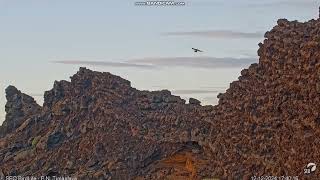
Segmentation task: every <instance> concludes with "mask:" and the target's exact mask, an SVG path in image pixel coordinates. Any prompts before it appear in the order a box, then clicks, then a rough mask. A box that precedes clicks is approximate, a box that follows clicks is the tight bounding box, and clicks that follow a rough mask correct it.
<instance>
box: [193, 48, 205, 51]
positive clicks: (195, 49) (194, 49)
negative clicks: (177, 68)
mask: <svg viewBox="0 0 320 180" xmlns="http://www.w3.org/2000/svg"><path fill="white" fill-rule="evenodd" d="M192 49H193V51H194V52H203V51H201V50H200V49H197V48H192Z"/></svg>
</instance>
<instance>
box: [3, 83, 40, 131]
mask: <svg viewBox="0 0 320 180" xmlns="http://www.w3.org/2000/svg"><path fill="white" fill-rule="evenodd" d="M6 98H7V103H6V107H5V110H6V113H7V114H6V119H5V121H4V122H3V124H2V126H1V127H0V137H3V136H5V135H6V134H8V133H11V132H13V131H14V130H15V129H16V128H18V127H19V126H20V125H21V124H22V123H23V122H24V121H25V120H26V119H27V118H28V117H30V116H32V115H34V114H37V113H39V112H40V110H41V107H40V106H39V105H38V104H37V103H36V102H35V100H34V99H33V98H32V97H30V96H28V95H26V94H23V93H21V92H20V91H19V90H18V89H17V88H16V87H14V86H9V87H8V88H7V89H6Z"/></svg>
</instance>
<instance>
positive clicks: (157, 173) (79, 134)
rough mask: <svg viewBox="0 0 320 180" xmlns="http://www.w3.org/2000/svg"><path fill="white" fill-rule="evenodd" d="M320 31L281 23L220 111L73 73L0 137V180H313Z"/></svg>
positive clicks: (222, 98) (318, 25)
mask: <svg viewBox="0 0 320 180" xmlns="http://www.w3.org/2000/svg"><path fill="white" fill-rule="evenodd" d="M319 32H320V22H319V21H318V20H317V21H315V20H311V21H309V22H306V23H299V22H296V21H294V22H289V21H287V20H284V19H282V20H279V21H278V25H277V26H275V27H274V28H273V29H272V30H271V31H270V32H267V33H266V34H265V37H266V39H265V40H264V42H263V44H262V43H261V44H259V46H260V49H259V50H258V54H259V56H260V59H259V63H258V64H252V65H251V66H250V67H249V68H248V69H244V70H242V71H241V76H240V77H239V79H238V80H237V81H235V82H232V83H231V84H230V88H229V89H228V90H227V91H226V93H224V94H220V95H219V104H218V105H217V106H201V105H200V102H199V101H198V100H196V99H190V100H189V104H186V103H185V100H183V99H181V98H180V97H178V96H173V95H171V93H170V91H168V90H163V91H154V92H149V91H139V90H137V89H134V88H132V87H131V85H130V82H129V81H127V80H124V79H122V78H120V77H118V76H114V75H112V74H110V73H101V72H94V71H91V70H88V69H85V68H80V70H79V72H77V73H76V74H75V75H73V76H72V77H71V81H70V82H68V81H56V82H55V83H54V87H53V89H52V90H50V91H47V92H46V93H45V102H44V106H43V108H42V109H41V112H37V113H36V114H35V115H33V116H31V117H30V118H21V120H20V121H21V122H23V123H22V124H21V125H20V126H19V127H17V128H16V129H15V130H14V131H12V133H7V134H6V136H5V137H3V138H1V139H0V176H1V175H33V176H41V175H60V176H72V177H78V178H79V179H202V178H221V179H227V178H229V179H230V178H231V179H250V177H251V176H254V175H255V176H262V175H274V176H286V175H287V176H298V177H299V179H301V178H308V179H317V177H320V174H319V171H316V172H314V173H313V174H310V175H308V176H306V175H304V174H303V170H304V168H305V166H306V165H307V164H308V163H309V162H315V163H317V162H319V161H320V153H319V150H318V148H319V147H320V139H319V137H320V130H319V126H320V123H319V122H320V120H319V119H320V118H319V117H320V103H319V102H320V85H319V84H320V78H319V77H320V74H319V72H320V46H319V40H320V34H319ZM9 89H10V88H9ZM10 92H11V90H10ZM12 92H15V93H9V94H18V91H14V90H12ZM10 97H11V95H10ZM8 99H9V98H8ZM8 101H9V100H8ZM18 109H19V108H18ZM19 112H20V111H19ZM23 112H24V111H23ZM11 116H13V115H11ZM11 116H9V117H11ZM7 117H8V116H7ZM18 117H23V116H18ZM7 120H8V119H7ZM7 120H6V121H7Z"/></svg>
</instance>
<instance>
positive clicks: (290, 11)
mask: <svg viewBox="0 0 320 180" xmlns="http://www.w3.org/2000/svg"><path fill="white" fill-rule="evenodd" d="M134 2H135V1H133V0H115V1H109V0H91V1H88V0H86V1H84V0H0V62H1V66H0V84H1V87H0V124H1V123H2V121H3V120H4V116H5V111H4V106H5V102H6V99H5V92H4V89H5V88H6V87H7V86H8V85H10V84H11V85H14V86H16V87H17V88H18V89H20V90H21V91H22V92H24V93H26V94H30V95H32V96H33V97H34V98H35V99H36V100H37V102H38V103H40V104H42V103H43V97H42V96H43V92H44V91H45V90H49V89H51V88H52V85H53V81H54V80H62V79H67V80H69V77H70V76H71V75H73V74H74V73H76V71H77V70H78V68H79V67H80V66H86V67H88V68H91V69H93V70H98V71H108V72H111V73H113V74H116V75H120V76H122V77H123V78H126V79H128V80H130V81H131V82H132V85H133V86H134V87H136V88H138V89H147V90H159V89H170V90H173V94H176V95H180V96H182V97H183V98H189V97H195V98H198V99H199V100H201V101H202V103H203V104H216V103H217V99H216V96H217V94H218V93H219V92H224V91H225V89H226V88H227V87H228V86H229V83H230V82H231V81H233V80H236V79H237V77H238V76H239V72H240V70H241V69H242V68H244V67H247V66H249V65H250V64H251V63H253V62H257V61H258V59H257V57H256V51H257V48H258V45H257V44H258V43H259V42H261V41H262V40H263V34H264V32H266V31H268V30H270V29H271V28H272V27H273V26H274V25H275V24H276V21H277V19H279V18H287V19H289V20H299V21H307V20H309V19H316V18H317V17H318V6H319V5H320V1H319V0H283V1H282V0H277V1H276V0H260V1H256V0H228V1H226V0H186V1H183V2H185V3H186V5H185V6H176V7H145V6H135V5H134ZM191 47H196V48H199V49H202V50H204V52H203V53H197V54H195V53H193V51H192V50H191Z"/></svg>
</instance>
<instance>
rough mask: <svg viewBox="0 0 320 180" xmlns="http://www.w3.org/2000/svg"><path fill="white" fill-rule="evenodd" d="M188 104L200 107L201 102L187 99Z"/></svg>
mask: <svg viewBox="0 0 320 180" xmlns="http://www.w3.org/2000/svg"><path fill="white" fill-rule="evenodd" d="M189 104H194V105H200V104H201V101H199V100H198V99H195V98H189Z"/></svg>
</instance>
